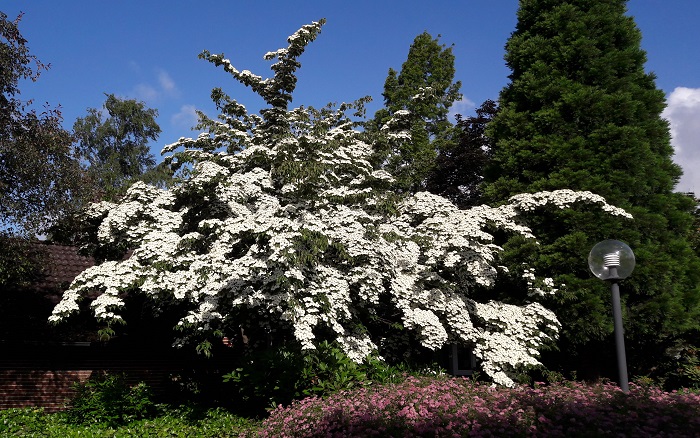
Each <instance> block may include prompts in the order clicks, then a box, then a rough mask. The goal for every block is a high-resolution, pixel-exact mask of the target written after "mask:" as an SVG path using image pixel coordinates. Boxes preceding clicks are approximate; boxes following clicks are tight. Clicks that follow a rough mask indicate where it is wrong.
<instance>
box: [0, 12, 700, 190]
mask: <svg viewBox="0 0 700 438" xmlns="http://www.w3.org/2000/svg"><path fill="white" fill-rule="evenodd" d="M0 6H1V7H0V10H1V11H2V12H4V13H6V14H7V15H8V16H9V17H10V18H14V17H15V16H16V15H17V14H18V13H19V12H20V11H23V12H24V14H25V15H24V17H23V19H22V22H21V24H20V30H21V31H22V34H23V35H24V37H25V38H26V39H27V40H28V41H29V43H28V45H29V47H30V50H31V52H32V53H33V54H35V55H37V56H38V57H39V58H40V59H41V60H42V61H43V62H45V63H50V64H51V69H50V70H49V71H47V72H45V73H44V74H42V76H41V77H40V79H39V81H38V82H36V83H30V82H28V83H26V84H23V85H22V87H21V89H22V98H24V99H34V100H35V101H36V102H37V103H40V104H43V103H44V102H48V103H49V104H50V105H52V106H56V105H60V106H61V108H62V112H63V116H64V119H65V121H64V124H65V126H66V128H69V129H70V128H71V127H72V125H73V122H74V121H75V119H76V118H77V117H82V116H84V115H85V113H86V109H87V108H88V107H100V106H101V105H102V103H103V102H104V93H114V94H116V95H118V96H120V97H124V98H135V99H139V100H141V101H144V102H145V103H146V104H147V105H148V106H149V107H151V108H156V109H158V111H159V118H158V123H159V124H160V126H161V128H162V129H163V132H162V134H161V136H160V138H159V139H158V142H157V143H154V144H153V145H152V150H153V152H154V154H155V155H156V156H159V152H160V149H161V147H162V146H163V145H164V144H168V143H172V142H174V141H176V140H177V139H178V138H179V137H181V136H193V135H196V133H193V132H192V131H191V130H190V128H191V127H192V126H193V125H194V124H195V122H196V120H195V118H194V109H195V108H196V109H198V110H202V111H204V112H205V113H207V114H209V115H210V116H215V115H216V111H215V109H214V106H213V104H212V103H211V100H210V99H209V94H210V91H211V89H212V88H213V87H222V88H223V89H224V90H225V91H227V92H228V93H229V95H231V96H232V97H233V98H235V99H236V100H238V101H239V102H241V103H243V104H244V105H246V107H248V109H249V110H252V111H257V110H259V109H260V107H261V104H262V101H261V100H260V99H259V98H258V97H257V96H255V95H254V94H253V93H252V92H251V91H250V90H249V89H247V88H245V87H243V86H241V85H239V84H238V83H236V82H235V81H234V80H233V79H232V78H231V77H230V76H228V75H227V74H226V73H224V72H223V70H222V69H219V68H216V67H214V66H213V65H211V64H209V63H207V62H205V61H202V60H200V59H198V58H197V55H198V54H199V53H200V52H201V51H202V50H204V49H207V50H209V51H211V52H212V53H222V52H223V53H225V54H226V56H227V58H229V59H230V60H231V62H232V63H233V65H234V66H235V67H236V68H238V69H239V70H244V69H248V70H251V71H252V72H253V73H255V74H258V75H261V76H264V77H267V76H269V75H270V70H269V65H270V63H268V62H267V61H264V60H263V59H262V56H263V54H264V53H266V52H268V51H272V50H276V49H278V48H280V47H284V46H286V37H287V36H289V35H291V34H292V33H293V32H294V31H296V30H297V29H298V28H299V27H300V26H302V25H304V24H307V23H310V22H311V21H315V20H318V19H320V18H326V19H327V20H328V22H327V24H326V25H325V26H324V28H323V31H322V33H321V35H320V37H319V38H318V39H317V40H316V41H315V42H314V43H312V45H311V46H310V47H309V48H308V49H307V51H306V53H305V54H304V55H303V56H302V58H301V63H302V68H301V70H300V71H299V82H298V85H297V90H296V93H295V97H294V102H293V104H294V105H297V106H298V105H313V106H323V105H325V104H326V103H328V102H343V101H352V100H355V99H357V98H360V97H362V96H366V95H370V96H372V97H373V98H374V102H372V103H371V104H370V105H369V106H368V115H372V114H373V113H374V111H375V110H376V109H378V108H379V107H380V106H381V103H382V97H381V92H382V87H383V84H384V80H385V78H386V74H387V71H388V69H389V67H393V68H395V69H400V67H401V64H402V63H403V62H404V61H405V59H406V54H407V53H408V48H409V46H410V44H411V42H412V41H413V39H414V38H415V36H416V35H418V34H420V33H421V32H423V31H428V32H429V33H431V34H432V35H433V36H437V35H438V34H439V35H441V38H440V41H441V42H442V43H444V44H446V45H453V44H454V49H453V50H454V53H455V56H456V65H455V67H456V70H457V73H456V79H458V80H461V81H462V93H463V95H464V100H463V102H460V103H459V104H458V105H457V110H458V111H459V112H462V113H466V114H470V113H471V111H473V108H474V103H475V104H476V105H478V104H480V103H481V102H483V101H484V100H485V99H496V98H497V97H498V93H499V91H500V90H501V88H502V87H503V86H504V85H506V84H507V83H508V78H507V77H508V74H509V71H508V69H507V68H506V66H505V63H504V61H503V55H504V48H503V47H504V44H505V42H506V40H507V39H508V37H509V35H510V33H511V32H512V31H513V30H514V28H515V24H516V11H517V7H518V1H517V0H492V1H483V0H480V1H476V0H454V1H440V0H433V1H427V0H426V1H414V0H404V1H394V0H384V1H383V0H372V1H369V0H355V1H344V2H340V1H334V0H325V1H302V0H299V1H292V0H286V1H258V2H252V1H247V2H242V1H237V0H229V1H223V0H200V1H196V2H195V1H175V0H172V1H165V0H160V1H155V0H150V1H149V0H121V1H104V0H89V1H87V0H66V1H56V0H31V1H29V0H26V1H19V0H0ZM628 8H629V14H630V15H632V16H634V17H635V21H636V23H637V26H638V27H639V28H640V29H641V31H642V34H643V40H642V47H643V49H645V50H646V51H647V55H648V62H647V65H646V67H647V71H653V72H654V73H655V74H656V75H657V86H658V87H659V88H661V89H662V90H664V92H665V93H666V95H667V100H668V103H669V107H668V108H667V110H666V112H665V116H666V117H667V118H669V120H670V121H671V127H672V134H673V142H674V146H675V147H676V151H677V152H676V157H675V159H676V161H677V162H678V163H679V164H681V165H682V166H683V168H684V172H685V175H684V177H683V179H681V183H680V184H679V186H678V190H681V191H695V192H700V172H696V171H695V169H700V74H699V73H700V56H698V47H700V32H698V30H697V26H698V22H700V1H698V0H631V1H630V2H629V4H628Z"/></svg>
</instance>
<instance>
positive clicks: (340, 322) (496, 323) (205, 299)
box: [51, 21, 629, 385]
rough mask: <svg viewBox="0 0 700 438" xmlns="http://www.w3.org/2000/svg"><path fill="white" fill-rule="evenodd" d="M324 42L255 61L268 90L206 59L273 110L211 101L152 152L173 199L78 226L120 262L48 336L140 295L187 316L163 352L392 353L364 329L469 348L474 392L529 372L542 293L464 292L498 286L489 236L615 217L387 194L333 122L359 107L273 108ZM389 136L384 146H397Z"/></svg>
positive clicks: (296, 41) (309, 31)
mask: <svg viewBox="0 0 700 438" xmlns="http://www.w3.org/2000/svg"><path fill="white" fill-rule="evenodd" d="M322 24H323V21H321V22H318V23H313V24H311V25H307V26H304V27H302V28H301V29H300V30H299V31H298V32H296V33H295V34H294V35H292V36H291V37H290V38H289V40H288V41H289V46H288V47H287V48H284V49H280V50H278V51H276V52H271V53H268V54H266V55H265V58H266V59H269V60H271V59H276V60H277V62H276V63H275V64H274V65H273V66H272V70H273V71H274V76H273V77H271V78H269V79H262V78H261V77H259V76H256V75H253V74H252V73H250V72H249V71H238V70H237V69H235V68H234V67H233V66H232V65H231V63H230V62H229V61H228V60H227V59H225V58H224V57H223V56H222V55H212V54H210V53H208V52H204V53H203V54H202V57H204V58H206V59H208V60H209V61H211V62H213V63H214V64H216V65H220V66H223V68H224V69H225V70H226V71H227V72H228V73H230V74H231V75H232V76H233V77H234V78H235V79H237V80H238V81H240V82H242V83H243V84H246V85H248V86H250V87H251V88H252V89H253V91H255V92H257V93H258V94H259V95H260V96H262V97H263V98H264V99H265V101H266V102H267V103H268V104H269V108H267V109H265V110H263V111H261V116H258V115H252V114H248V112H247V111H246V110H245V108H244V107H243V106H242V105H240V104H238V103H237V102H236V101H235V100H232V99H230V98H229V97H228V96H226V95H225V94H224V93H223V92H222V91H221V90H220V89H215V90H214V91H213V93H212V96H213V98H214V101H215V102H216V104H217V106H218V108H219V109H220V110H221V115H220V116H219V118H218V120H212V119H208V118H207V117H206V116H205V115H203V114H200V117H201V123H200V127H202V128H204V129H205V132H204V133H202V134H200V135H199V136H198V137H197V138H196V139H185V138H181V139H180V140H179V141H178V142H177V143H174V144H172V145H169V146H166V147H165V149H164V152H165V153H169V154H170V155H169V156H168V159H169V160H170V161H171V162H172V163H173V164H175V165H178V164H182V163H186V162H187V163H191V165H192V171H191V177H190V178H189V179H187V180H186V181H184V182H183V183H182V184H181V185H179V186H177V187H175V188H172V189H170V190H161V189H157V188H154V187H150V186H147V185H145V184H143V183H137V184H135V185H133V186H132V187H131V188H130V189H129V191H128V193H127V194H126V196H125V197H124V199H122V200H121V201H120V202H119V203H116V204H113V203H108V202H102V203H98V204H94V205H92V206H91V207H90V209H89V210H88V212H87V218H86V220H87V221H92V222H94V223H96V224H97V229H96V242H94V243H95V244H96V245H97V246H98V247H101V248H112V249H114V248H121V249H122V250H124V249H126V248H130V249H133V253H132V254H131V256H130V257H129V258H126V259H124V258H123V257H121V255H118V256H116V257H113V260H108V261H105V262H103V263H102V264H100V265H98V266H95V267H92V268H89V269H88V270H86V271H85V272H83V273H82V274H80V275H79V276H78V277H77V278H76V279H75V281H74V282H73V283H72V285H71V286H70V288H69V289H68V290H67V291H66V292H65V293H64V295H63V299H62V301H61V302H60V303H59V304H58V305H57V306H56V308H55V309H54V311H53V315H52V316H51V320H52V321H56V322H58V321H61V320H63V319H65V318H66V317H68V316H69V315H70V314H72V313H75V312H77V311H78V310H79V307H80V306H79V303H80V301H81V300H84V299H85V297H86V296H87V294H88V293H89V292H92V291H96V290H97V291H99V292H101V294H100V295H99V296H98V297H97V298H96V299H94V301H92V303H91V308H92V310H93V312H94V314H95V316H96V317H97V318H98V319H100V320H102V321H104V322H106V323H107V324H114V323H119V322H121V321H123V315H122V314H121V311H122V310H123V309H124V306H125V302H126V301H125V296H128V295H129V294H141V295H144V296H147V297H149V298H150V299H151V300H152V302H154V303H155V305H156V307H157V306H158V305H159V303H162V305H163V306H166V305H167V304H166V303H172V302H178V303H180V304H185V305H186V306H185V307H186V308H187V309H189V310H185V311H184V312H183V313H182V314H181V315H180V320H179V323H178V325H177V328H178V329H180V333H181V336H180V338H178V340H177V341H176V344H177V345H184V344H185V343H192V342H194V343H199V345H200V346H205V347H206V346H207V345H210V344H209V342H210V341H211V340H212V339H215V338H216V337H217V336H219V337H220V336H223V335H224V334H225V333H227V331H228V330H231V328H232V327H235V328H238V327H239V326H245V327H249V328H250V327H257V328H265V329H266V330H268V332H269V333H273V332H274V333H275V336H285V335H286V336H288V337H289V338H293V339H294V340H295V341H296V342H297V343H298V345H299V346H300V348H302V349H313V348H314V345H315V343H316V342H317V341H319V340H321V339H320V338H322V337H323V338H325V339H328V338H332V339H335V340H337V342H338V343H339V344H340V345H341V346H342V348H343V349H344V351H345V352H346V353H347V354H348V356H349V357H350V358H352V359H353V360H355V361H358V362H359V361H362V360H363V359H364V358H365V357H367V356H368V355H369V354H371V353H373V352H376V351H378V350H381V348H382V346H384V345H386V344H387V343H391V342H392V340H391V339H386V333H382V332H380V331H377V330H372V329H371V327H372V323H371V321H373V320H374V321H376V320H377V319H381V320H385V321H389V322H393V323H395V324H399V325H400V326H401V327H402V328H403V329H404V330H406V331H408V332H409V333H411V334H412V335H413V336H415V338H416V339H417V340H418V341H419V342H420V344H422V345H423V346H425V347H427V348H429V349H437V348H440V347H441V346H443V345H445V344H447V343H461V344H465V345H469V346H472V347H473V348H474V353H475V354H476V356H477V357H478V358H479V359H480V360H481V365H482V368H483V370H484V371H485V373H486V374H488V375H489V376H490V377H491V378H493V380H494V381H495V382H497V383H501V384H506V385H508V384H512V380H511V378H510V377H509V374H510V373H511V372H512V371H513V370H515V369H516V368H517V367H519V366H522V365H530V364H537V363H538V362H537V355H538V349H539V348H540V347H541V346H542V345H543V343H545V342H548V341H549V340H551V339H552V337H553V336H555V335H556V333H557V331H558V329H559V323H558V321H557V318H556V316H555V315H554V314H553V313H552V312H550V311H548V310H547V309H545V308H544V307H543V306H542V305H541V304H539V303H538V302H537V299H538V297H539V296H541V295H542V294H547V293H553V292H554V290H555V289H554V284H553V282H552V281H551V280H550V279H538V278H537V277H536V275H535V273H534V272H532V270H529V269H525V271H524V272H525V274H524V277H525V280H526V283H527V284H528V286H529V297H530V300H529V302H524V303H521V304H519V305H516V304H506V303H502V302H498V301H494V300H487V301H486V302H481V301H478V300H477V299H475V296H474V291H476V290H484V289H488V288H490V287H492V286H493V285H494V283H495V281H496V280H497V275H498V273H499V270H502V269H505V268H499V266H498V254H499V251H500V250H501V249H500V248H499V247H498V246H497V245H495V244H494V238H493V235H492V234H491V233H489V232H488V231H487V230H504V231H507V232H511V233H519V234H522V235H523V236H526V237H528V238H534V236H532V235H531V233H530V230H529V229H528V228H527V227H526V226H525V225H524V224H523V223H521V221H520V220H519V213H521V212H523V211H528V210H532V209H535V208H538V207H539V206H542V205H546V204H549V205H555V206H558V207H561V208H565V207H568V206H570V205H571V204H572V203H574V202H585V203H592V204H597V205H599V206H600V207H601V208H602V209H603V210H605V211H607V212H609V213H610V214H615V215H622V216H629V215H628V214H627V213H625V212H624V211H622V210H620V209H617V208H615V207H612V206H610V205H608V204H607V203H606V202H605V200H604V199H602V198H601V197H599V196H596V195H594V194H591V193H588V192H573V191H569V190H560V191H555V192H545V193H537V194H533V195H518V196H514V197H513V198H511V199H510V202H509V203H508V204H506V205H502V206H499V207H489V206H480V207H475V208H472V209H469V210H460V209H458V208H456V207H455V206H454V205H453V204H452V203H450V202H449V201H448V200H446V199H444V198H441V197H439V196H436V195H432V194H429V193H427V192H421V193H417V194H415V195H401V196H399V195H397V194H395V193H392V192H391V191H389V190H387V187H388V186H389V183H390V182H391V180H392V177H391V175H389V174H388V173H386V172H384V171H382V170H376V169H374V168H373V167H372V165H371V164H370V162H369V159H370V156H371V155H372V145H370V144H366V143H365V142H363V141H362V139H363V138H364V137H363V133H362V132H360V131H358V130H356V129H355V128H356V125H355V124H354V122H353V121H352V119H351V118H350V117H349V116H346V112H347V111H348V110H349V109H352V108H358V107H361V103H360V104H358V105H345V104H343V105H340V106H339V107H338V108H334V107H331V106H329V107H327V108H324V109H321V110H316V109H313V108H295V109H291V110H289V109H288V108H287V104H288V103H289V102H290V101H291V93H292V91H293V89H294V85H295V82H296V77H295V75H294V71H295V70H296V68H298V67H299V65H300V64H299V63H298V60H297V59H298V57H299V56H300V55H301V54H302V53H303V51H304V49H305V47H306V46H307V44H308V43H309V42H311V41H313V40H314V38H315V37H316V36H317V35H318V33H319V32H320V29H321V26H322ZM402 116H403V113H400V114H397V115H396V120H398V119H400V118H401V117H402ZM388 125H389V126H388V127H387V129H386V130H385V135H386V136H387V138H388V139H389V141H397V142H398V141H410V138H408V136H406V135H404V134H403V133H401V132H399V131H397V130H395V129H393V128H392V124H391V123H389V124H388ZM394 125H395V126H400V125H401V124H400V123H396V124H394ZM116 253H119V251H117V252H116ZM482 301H483V300H482ZM179 308H182V307H179ZM228 333H230V331H229V332H228Z"/></svg>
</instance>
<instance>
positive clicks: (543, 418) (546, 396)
mask: <svg viewBox="0 0 700 438" xmlns="http://www.w3.org/2000/svg"><path fill="white" fill-rule="evenodd" d="M258 436H260V437H297V438H299V437H358V436H362V437H367V436H379V437H388V436H393V437H427V436H430V437H466V436H475V437H482V436H484V437H485V436H509V437H510V436H523V437H538V436H546V437H607V436H611V437H612V436H614V437H620V436H623V437H697V436H700V395H699V394H693V393H680V392H663V391H661V390H660V389H656V388H649V387H641V386H638V385H631V390H630V393H629V394H627V395H625V394H623V393H622V392H621V391H620V390H619V388H617V387H616V386H615V385H612V384H594V385H588V384H580V383H565V384H554V385H550V386H544V387H535V388H530V387H524V386H519V387H514V388H504V387H498V388H496V387H492V386H489V385H486V384H482V383H474V382H473V381H470V380H468V379H452V378H442V379H440V378H438V379H436V378H414V377H411V378H408V379H407V380H406V381H404V382H403V383H400V384H396V385H385V386H379V387H364V388H360V389H357V390H353V391H345V392H339V393H336V394H333V395H331V396H329V397H327V398H323V399H321V398H316V397H312V398H307V399H304V400H301V401H297V402H294V403H293V404H292V405H291V406H289V407H282V406H280V407H278V408H277V409H276V410H274V411H273V412H272V413H271V415H270V417H269V418H268V419H267V420H265V422H264V423H263V425H262V428H261V429H260V431H259V435H258Z"/></svg>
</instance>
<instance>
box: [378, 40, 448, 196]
mask: <svg viewBox="0 0 700 438" xmlns="http://www.w3.org/2000/svg"><path fill="white" fill-rule="evenodd" d="M438 38H439V36H438ZM438 38H436V39H433V37H432V36H431V35H430V34H429V33H427V32H423V33H422V34H420V35H418V36H417V37H416V38H415V40H414V41H413V44H412V45H411V48H410V49H409V51H408V58H407V59H406V62H404V63H403V65H402V66H401V71H400V72H397V71H396V70H394V69H391V68H390V69H389V75H388V76H387V78H386V82H385V83H384V93H382V95H383V96H384V108H382V109H381V110H379V111H377V113H376V114H375V116H374V119H373V120H372V121H371V122H370V123H369V124H368V130H369V131H370V132H371V131H375V132H376V131H378V130H381V129H382V127H383V126H384V125H385V124H386V122H387V121H388V120H389V118H390V117H391V115H392V114H393V113H395V112H397V111H401V110H404V111H408V112H409V115H408V119H407V123H408V126H407V127H406V128H407V131H408V132H410V134H411V141H409V142H403V143H401V146H400V148H399V150H392V147H391V145H390V144H389V143H380V146H379V147H378V148H377V149H378V150H377V162H378V163H381V164H382V165H383V167H384V168H386V170H387V171H388V172H389V173H391V174H392V175H394V177H395V178H396V189H397V190H399V191H404V192H405V191H408V192H416V191H419V190H424V189H425V185H426V179H427V178H428V175H429V174H430V173H431V171H432V170H433V168H434V167H435V158H436V157H437V154H438V153H439V151H440V150H442V149H446V148H451V147H452V146H453V144H454V143H455V140H454V138H453V137H454V125H453V124H452V123H451V122H450V121H449V120H448V118H447V116H448V113H449V110H450V107H451V106H452V104H453V103H454V102H455V101H456V100H458V99H460V98H461V95H460V93H459V88H460V86H461V83H460V82H459V81H457V82H454V76H455V67H454V59H455V57H454V54H453V53H452V48H451V47H445V45H444V44H442V45H441V44H440V43H439V41H438Z"/></svg>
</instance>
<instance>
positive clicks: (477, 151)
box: [426, 100, 498, 208]
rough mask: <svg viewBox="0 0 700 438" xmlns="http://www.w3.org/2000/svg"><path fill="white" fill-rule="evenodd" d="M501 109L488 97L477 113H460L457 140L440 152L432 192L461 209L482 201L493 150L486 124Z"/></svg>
mask: <svg viewBox="0 0 700 438" xmlns="http://www.w3.org/2000/svg"><path fill="white" fill-rule="evenodd" d="M497 111H498V106H497V105H496V102H494V101H492V100H487V101H486V102H484V103H483V104H482V105H481V106H480V107H479V108H478V109H477V110H476V116H467V117H462V116H461V115H457V143H456V144H454V145H452V146H451V147H449V146H448V147H446V148H443V149H442V150H440V152H439V153H438V156H437V159H436V163H435V167H434V168H433V171H432V172H431V173H430V175H429V176H428V181H427V186H426V189H427V190H428V191H429V192H430V193H434V194H436V195H440V196H443V197H445V198H447V199H449V200H450V201H452V203H454V204H455V205H456V206H457V207H459V208H466V207H471V206H474V205H477V204H479V203H480V202H481V183H482V182H483V179H484V170H485V169H486V166H487V164H488V162H489V160H490V158H491V153H492V149H493V147H492V146H491V139H490V138H489V137H488V136H487V135H486V127H487V125H488V123H489V122H490V121H491V119H492V118H493V116H495V115H496V113H497Z"/></svg>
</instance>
